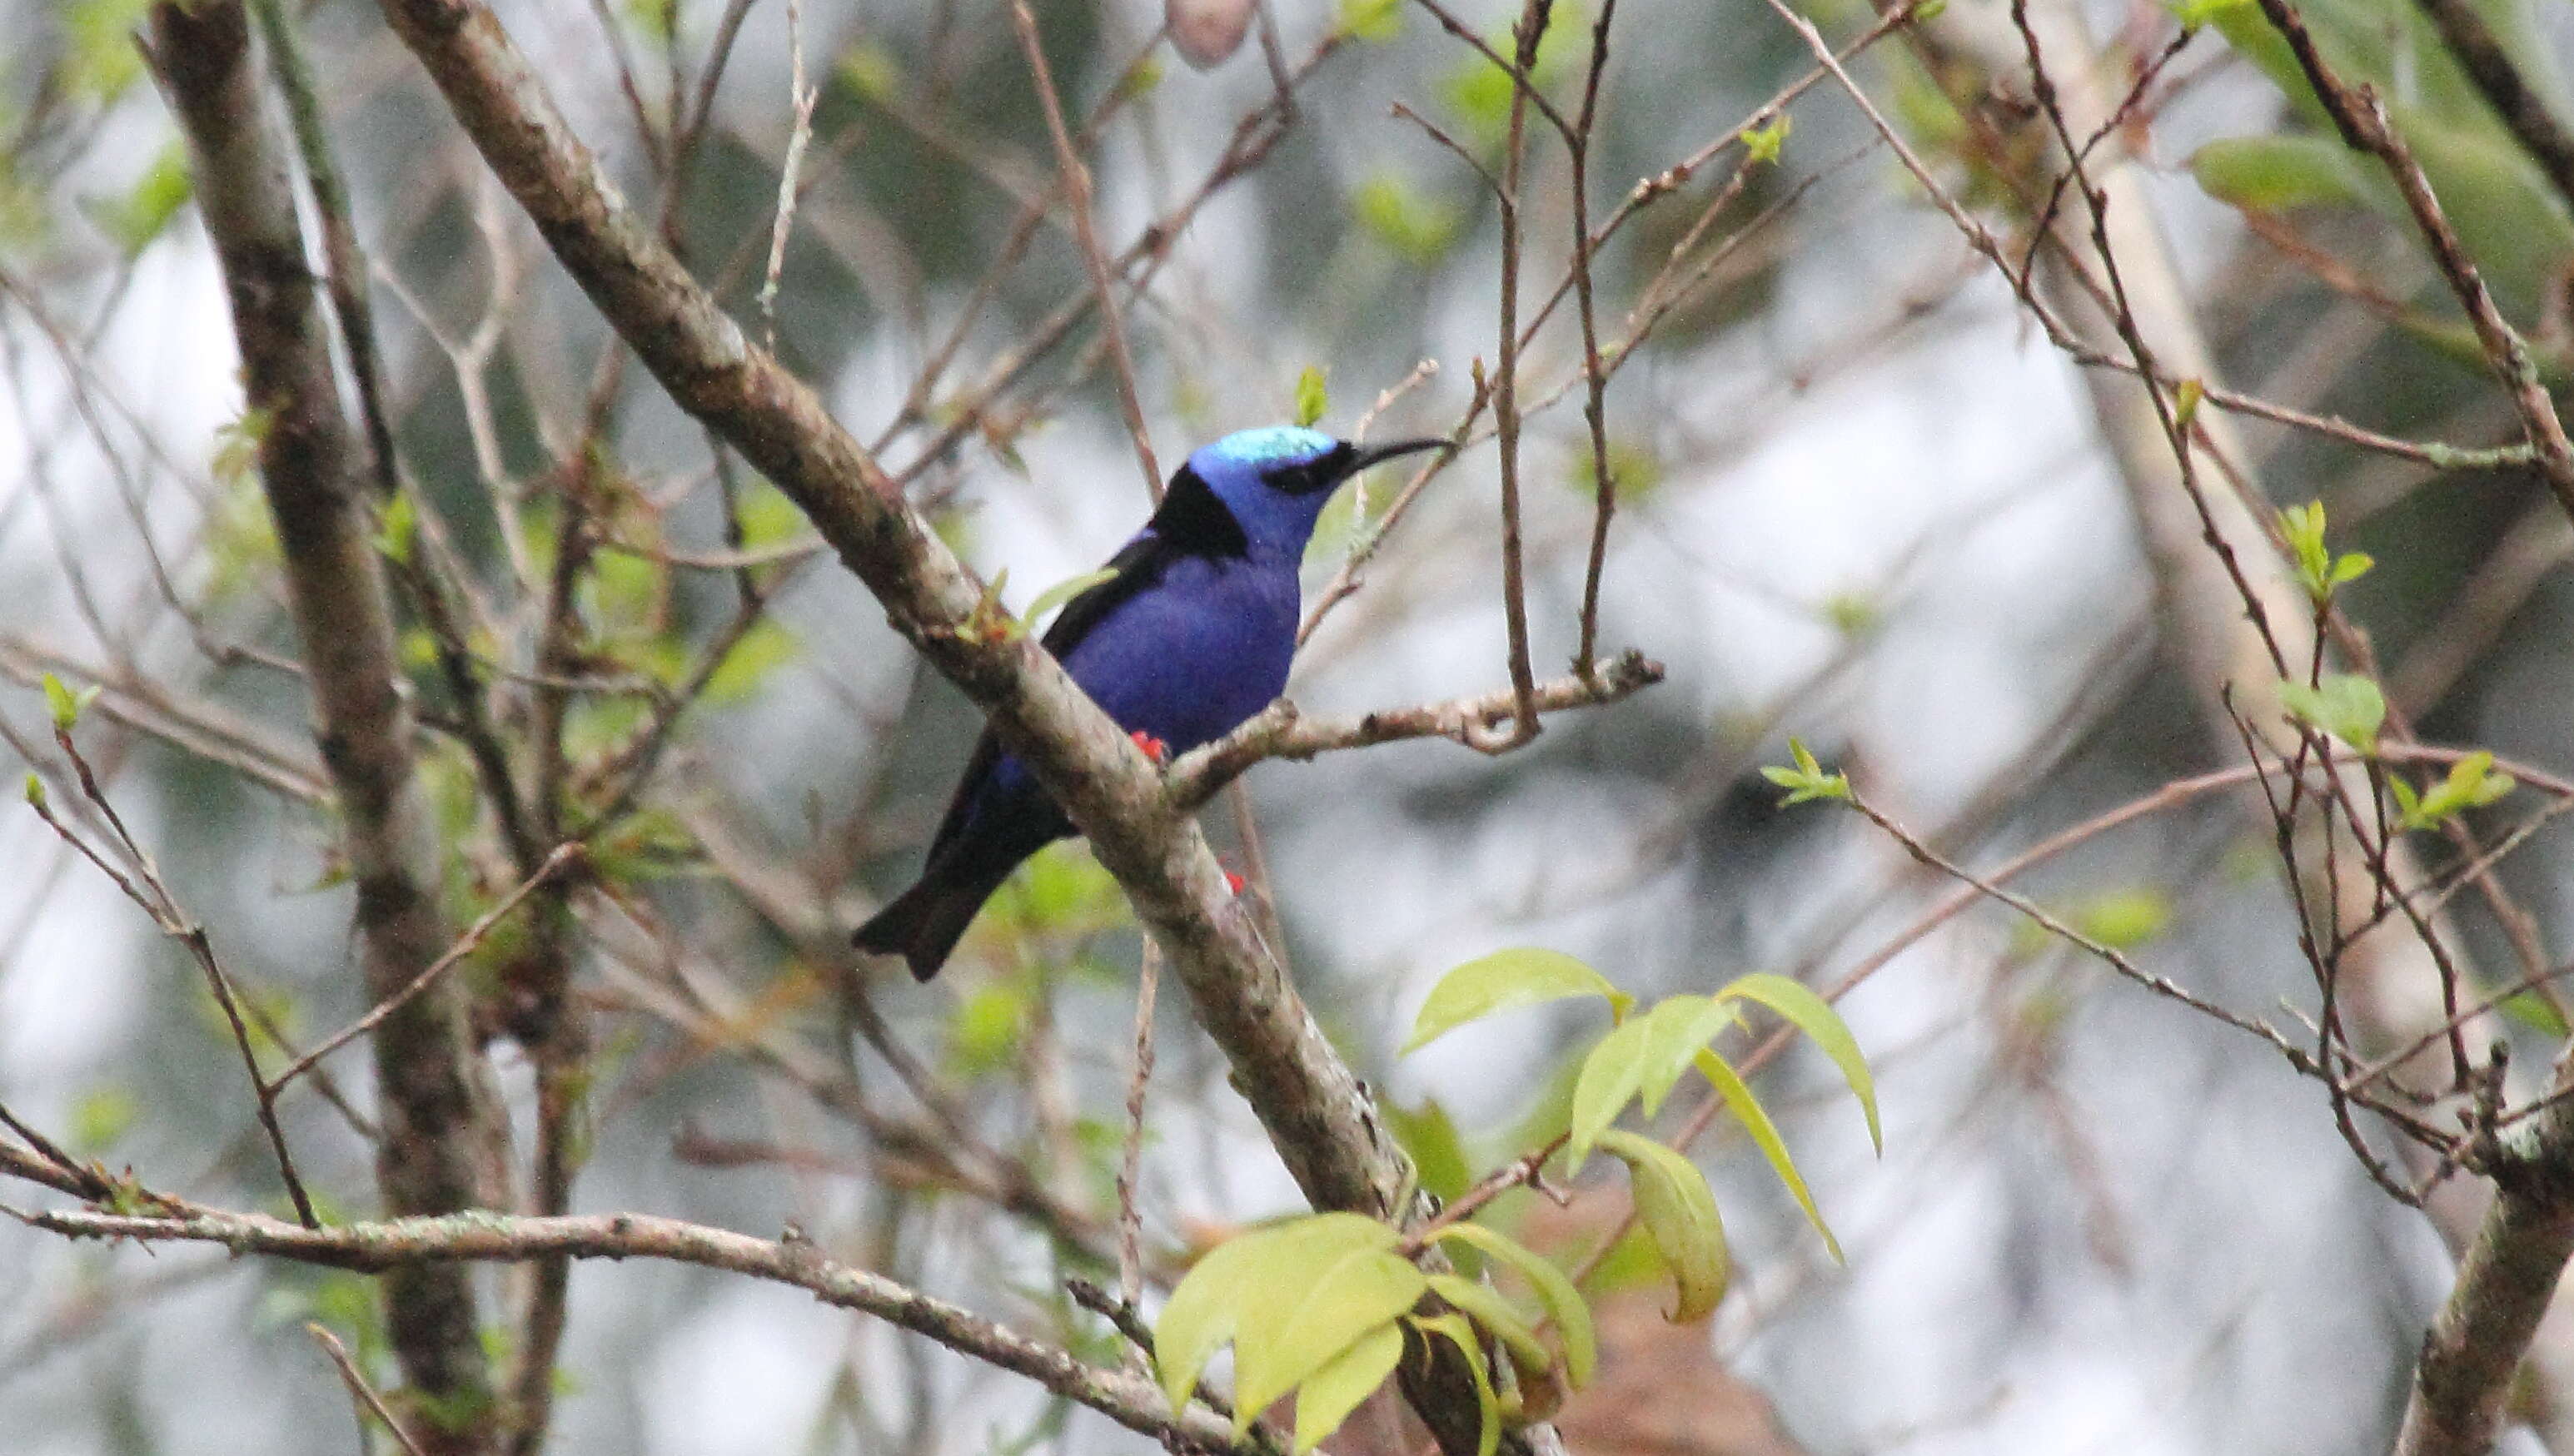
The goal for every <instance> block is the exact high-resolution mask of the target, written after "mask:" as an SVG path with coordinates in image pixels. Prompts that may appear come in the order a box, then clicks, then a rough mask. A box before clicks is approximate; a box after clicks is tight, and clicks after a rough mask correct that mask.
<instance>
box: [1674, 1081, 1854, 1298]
mask: <svg viewBox="0 0 2574 1456" xmlns="http://www.w3.org/2000/svg"><path fill="white" fill-rule="evenodd" d="M1693 1065H1694V1066H1696V1067H1697V1068H1698V1070H1699V1074H1700V1075H1701V1076H1703V1077H1705V1078H1706V1079H1707V1080H1708V1082H1709V1084H1710V1085H1712V1086H1713V1087H1715V1089H1716V1092H1717V1095H1719V1096H1721V1097H1723V1098H1725V1105H1726V1109H1727V1110H1729V1111H1731V1112H1733V1113H1734V1120H1736V1121H1738V1122H1740V1123H1742V1124H1743V1130H1744V1131H1746V1132H1749V1133H1751V1134H1752V1145H1753V1146H1755V1147H1758V1148H1760V1149H1761V1155H1762V1156H1763V1157H1766V1158H1768V1159H1770V1167H1771V1170H1772V1171H1774V1172H1776V1173H1778V1174H1779V1181H1781V1182H1783V1183H1786V1184H1787V1185H1788V1191H1789V1193H1790V1194H1791V1195H1792V1196H1794V1197H1795V1198H1796V1200H1797V1206H1798V1207H1800V1208H1803V1209H1805V1210H1806V1221H1807V1222H1809V1223H1812V1224H1813V1225H1815V1231H1816V1232H1817V1233H1820V1234H1822V1235H1823V1236H1824V1247H1825V1248H1826V1249H1827V1250H1829V1251H1831V1253H1832V1256H1833V1262H1834V1263H1837V1264H1838V1263H1844V1262H1847V1260H1845V1259H1843V1257H1842V1241H1841V1240H1840V1239H1838V1238H1835V1237H1833V1230H1832V1228H1831V1226H1830V1225H1828V1224H1826V1223H1825V1222H1824V1215H1823V1211H1822V1210H1821V1209H1819V1208H1817V1207H1816V1206H1815V1195H1814V1193H1813V1192H1812V1191H1811V1190H1810V1189H1808V1188H1807V1186H1806V1177H1805V1174H1803V1173H1801V1172H1799V1171H1797V1160H1796V1159H1795V1158H1793V1157H1790V1156H1789V1155H1788V1143H1787V1139H1785V1138H1783V1137H1781V1136H1780V1135H1779V1126H1778V1124H1777V1123H1775V1122H1773V1121H1771V1120H1770V1113H1769V1112H1768V1110H1766V1109H1765V1108H1763V1106H1762V1105H1761V1099H1760V1098H1759V1097H1756V1096H1754V1095H1753V1094H1752V1089H1751V1087H1750V1086H1748V1085H1747V1084H1745V1082H1744V1081H1743V1079H1742V1078H1741V1077H1740V1076H1738V1075H1737V1074H1736V1073H1735V1070H1734V1069H1733V1067H1732V1066H1730V1065H1728V1064H1727V1062H1726V1060H1725V1059H1724V1058H1722V1057H1719V1056H1717V1055H1716V1054H1715V1053H1714V1052H1711V1051H1708V1050H1706V1049H1705V1048H1701V1049H1700V1051H1699V1054H1698V1056H1697V1058H1696V1059H1694V1062H1693Z"/></svg>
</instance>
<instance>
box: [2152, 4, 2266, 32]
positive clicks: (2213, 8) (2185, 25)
mask: <svg viewBox="0 0 2574 1456" xmlns="http://www.w3.org/2000/svg"><path fill="white" fill-rule="evenodd" d="M2251 3H2252V0H2180V3H2178V4H2176V5H2174V6H2173V7H2172V16H2173V18H2174V19H2177V20H2178V21H2179V22H2180V28H2181V29H2183V30H2196V29H2198V28H2199V27H2200V26H2203V25H2205V24H2207V23H2208V22H2209V21H2211V20H2213V19H2215V18H2216V17H2217V16H2218V15H2219V14H2220V13H2222V12H2224V11H2227V10H2232V9H2235V8H2237V7H2239V6H2244V5H2249V4H2251Z"/></svg>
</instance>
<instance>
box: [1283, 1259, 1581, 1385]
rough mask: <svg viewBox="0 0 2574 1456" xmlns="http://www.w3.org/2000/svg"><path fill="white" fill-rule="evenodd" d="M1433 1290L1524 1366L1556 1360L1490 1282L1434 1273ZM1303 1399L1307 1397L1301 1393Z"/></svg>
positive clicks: (1540, 1366)
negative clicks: (1491, 1335) (1484, 1282)
mask: <svg viewBox="0 0 2574 1456" xmlns="http://www.w3.org/2000/svg"><path fill="white" fill-rule="evenodd" d="M1430 1292H1431V1293H1433V1294H1436V1295H1438V1296H1439V1297H1440V1298H1442V1299H1445V1300H1447V1301H1448V1302H1449V1303H1451V1304H1454V1305H1456V1306H1457V1307H1458V1308H1459V1309H1462V1310H1464V1311H1466V1314H1467V1316H1468V1317H1469V1318H1471V1319H1473V1320H1474V1321H1475V1323H1477V1324H1480V1325H1482V1326H1483V1327H1484V1328H1486V1329H1488V1330H1490V1331H1492V1333H1493V1337H1494V1338H1495V1339H1498V1340H1500V1341H1501V1342H1502V1343H1503V1344H1506V1345H1508V1346H1510V1347H1511V1351H1512V1353H1513V1354H1514V1355H1516V1356H1517V1357H1518V1359H1519V1362H1520V1364H1521V1365H1522V1366H1524V1367H1526V1368H1530V1369H1537V1370H1543V1369H1545V1368H1546V1367H1547V1366H1549V1365H1551V1364H1553V1363H1555V1357H1554V1356H1553V1355H1551V1354H1549V1353H1547V1348H1546V1346H1545V1345H1543V1344H1541V1343H1539V1342H1538V1337H1537V1331H1536V1330H1534V1329H1531V1328H1529V1322H1528V1319H1527V1318H1526V1317H1525V1316H1523V1315H1522V1314H1521V1313H1520V1312H1519V1311H1518V1310H1517V1309H1514V1308H1512V1307H1511V1301H1509V1300H1507V1299H1505V1298H1503V1297H1502V1296H1501V1294H1500V1293H1499V1292H1498V1291H1496V1290H1494V1289H1493V1288H1492V1287H1491V1286H1490V1285H1486V1284H1478V1283H1476V1282H1475V1281H1474V1280H1472V1279H1469V1278H1467V1277H1465V1276H1464V1275H1462V1274H1433V1275H1431V1276H1430ZM1297 1399H1298V1400H1300V1401H1301V1400H1303V1399H1304V1397H1303V1396H1301V1395H1300V1396H1298V1397H1297Z"/></svg>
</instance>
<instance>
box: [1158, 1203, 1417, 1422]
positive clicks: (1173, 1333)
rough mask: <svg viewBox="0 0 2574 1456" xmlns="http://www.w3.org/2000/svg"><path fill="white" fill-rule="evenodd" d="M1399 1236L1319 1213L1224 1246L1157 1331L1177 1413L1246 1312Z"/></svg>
mask: <svg viewBox="0 0 2574 1456" xmlns="http://www.w3.org/2000/svg"><path fill="white" fill-rule="evenodd" d="M1400 1237H1401V1236H1400V1235H1399V1234H1397V1233H1396V1232H1395V1231H1394V1230H1393V1229H1391V1228H1389V1227H1387V1226H1386V1225H1384V1224H1382V1223H1379V1222H1377V1221H1376V1220H1375V1219H1373V1218H1365V1217H1361V1216H1360V1215H1358V1214H1356V1213H1318V1214H1315V1215H1313V1216H1312V1217H1309V1218H1298V1219H1293V1220H1290V1221H1288V1222H1286V1223H1282V1224H1279V1225H1277V1226H1275V1227H1272V1228H1264V1229H1260V1230H1257V1231H1255V1232H1251V1233H1245V1234H1241V1235H1239V1236H1237V1237H1234V1238H1232V1239H1229V1240H1227V1241H1226V1242H1224V1243H1222V1244H1220V1245H1218V1246H1217V1247H1216V1249H1215V1251H1214V1252H1213V1253H1210V1254H1208V1255H1207V1256H1206V1257H1205V1258H1202V1259H1200V1260H1198V1262H1197V1266H1196V1267H1195V1268H1192V1269H1190V1270H1189V1272H1188V1276H1187V1277H1186V1278H1184V1279H1182V1280H1180V1283H1179V1287H1178V1288H1176V1289H1173V1290H1172V1291H1171V1297H1170V1300H1169V1302H1167V1303H1165V1304H1164V1305H1163V1306H1162V1315H1161V1318H1160V1319H1158V1320H1156V1321H1154V1324H1153V1363H1154V1365H1155V1366H1156V1367H1157V1368H1158V1369H1159V1371H1160V1373H1161V1377H1162V1393H1163V1394H1164V1395H1165V1396H1167V1397H1168V1398H1169V1400H1170V1402H1171V1408H1172V1409H1173V1410H1178V1409H1180V1408H1182V1407H1183V1406H1185V1405H1186V1404H1187V1403H1188V1398H1189V1392H1190V1391H1192V1390H1195V1389H1196V1388H1197V1383H1198V1376H1199V1375H1200V1374H1201V1373H1202V1372H1204V1371H1205V1369H1206V1362H1207V1361H1208V1360H1209V1359H1211V1358H1213V1357H1214V1355H1215V1352H1216V1351H1217V1350H1218V1349H1219V1348H1221V1347H1222V1346H1223V1345H1224V1343H1225V1342H1226V1341H1227V1340H1230V1339H1232V1338H1233V1337H1234V1334H1235V1331H1236V1329H1237V1328H1238V1327H1239V1325H1240V1322H1241V1320H1242V1317H1243V1315H1244V1314H1245V1313H1246V1312H1249V1313H1254V1314H1257V1312H1258V1311H1259V1310H1261V1309H1262V1308H1264V1307H1273V1306H1274V1303H1275V1301H1276V1300H1277V1298H1278V1291H1279V1290H1280V1289H1281V1288H1301V1287H1303V1286H1304V1284H1305V1282H1306V1280H1307V1277H1308V1275H1309V1273H1310V1271H1311V1270H1312V1269H1313V1268H1314V1267H1315V1266H1316V1265H1318V1264H1321V1263H1325V1262H1329V1261H1330V1260H1332V1259H1334V1258H1336V1257H1338V1256H1340V1255H1342V1254H1346V1253H1349V1252H1351V1251H1352V1250H1355V1249H1362V1248H1376V1249H1391V1248H1393V1247H1394V1245H1395V1243H1396V1242H1397V1241H1398V1240H1399V1238H1400Z"/></svg>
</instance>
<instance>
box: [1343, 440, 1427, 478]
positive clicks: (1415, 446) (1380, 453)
mask: <svg viewBox="0 0 2574 1456" xmlns="http://www.w3.org/2000/svg"><path fill="white" fill-rule="evenodd" d="M1447 447H1448V441H1446V440H1444V439H1399V440H1396V441H1395V442H1394V443H1392V444H1378V445H1360V446H1358V447H1357V449H1356V450H1355V452H1353V453H1352V454H1351V456H1350V468H1349V473H1350V474H1353V475H1355V474H1357V473H1358V472H1359V471H1361V470H1364V469H1366V468H1367V467H1368V466H1370V465H1374V464H1381V463H1383V462H1384V461H1387V460H1391V459H1394V458H1396V457H1397V456H1400V455H1417V454H1419V453H1421V452H1422V451H1423V450H1442V449H1446V448H1447Z"/></svg>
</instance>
